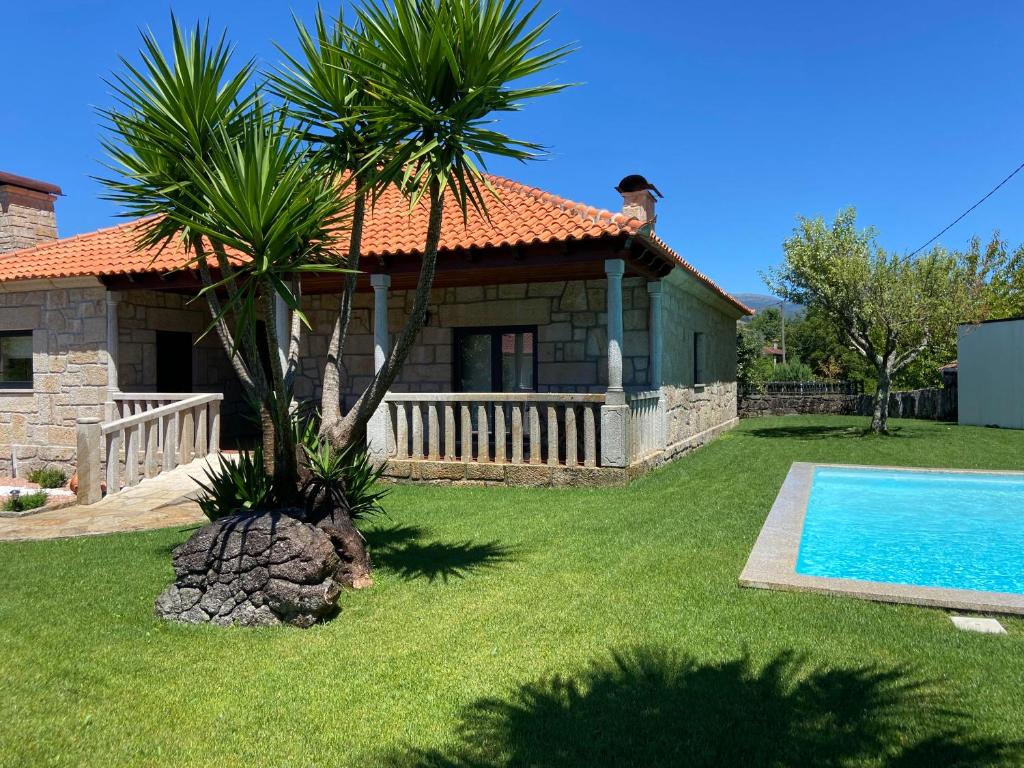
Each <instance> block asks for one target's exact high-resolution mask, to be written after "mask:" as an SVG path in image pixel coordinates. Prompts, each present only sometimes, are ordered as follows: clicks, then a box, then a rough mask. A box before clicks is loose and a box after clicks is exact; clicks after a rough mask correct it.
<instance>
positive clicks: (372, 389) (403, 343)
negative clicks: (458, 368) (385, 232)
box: [325, 180, 444, 447]
mask: <svg viewBox="0 0 1024 768" xmlns="http://www.w3.org/2000/svg"><path fill="white" fill-rule="evenodd" d="M443 216H444V198H443V196H442V194H441V185H440V183H439V182H438V181H436V180H434V181H431V183H430V218H429V222H428V224H427V237H426V242H425V244H424V248H423V261H422V262H421V264H420V275H419V280H418V282H417V284H416V296H415V299H414V301H413V305H412V312H410V313H409V317H408V318H407V319H406V322H405V327H404V328H403V329H402V332H401V334H400V335H399V337H398V340H397V341H396V342H395V345H394V347H392V349H391V353H390V354H389V355H388V356H387V358H386V359H385V361H384V365H383V366H382V367H381V369H380V370H379V371H378V372H377V375H376V376H374V377H373V380H372V381H371V382H370V384H369V386H367V387H366V389H365V390H363V393H362V394H361V395H360V396H359V399H358V400H357V401H356V403H355V405H353V406H352V409H351V410H350V411H349V412H348V413H347V414H345V416H344V417H343V418H342V419H340V420H339V421H336V422H334V423H333V424H330V425H329V426H328V427H327V429H326V430H325V432H326V434H327V437H328V439H329V440H330V441H331V443H332V444H333V445H335V446H337V447H344V446H347V445H351V444H352V443H354V442H358V441H361V440H363V439H364V438H365V437H366V423H367V422H368V421H369V420H370V416H371V415H373V412H374V411H376V410H377V407H378V406H379V405H380V403H381V401H382V400H383V399H384V395H386V394H387V391H388V389H390V387H391V385H392V384H393V383H394V381H395V377H396V376H398V372H399V371H400V370H401V369H402V364H403V363H404V362H405V359H406V358H407V357H408V356H409V352H410V350H411V349H412V345H413V343H414V342H415V341H416V336H417V335H418V334H419V332H420V330H421V329H422V328H423V321H424V319H425V318H426V315H427V306H428V305H429V303H430V291H431V289H432V288H433V286H434V272H435V270H436V267H437V249H438V246H439V245H440V242H441V222H442V219H443Z"/></svg>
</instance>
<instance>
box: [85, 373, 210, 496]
mask: <svg viewBox="0 0 1024 768" xmlns="http://www.w3.org/2000/svg"><path fill="white" fill-rule="evenodd" d="M223 399H224V395H222V394H220V393H208V394H205V393H204V394H194V393H185V394H176V393H159V392H145V393H126V392H119V393H117V395H116V396H115V398H114V401H113V404H112V407H113V411H114V414H115V418H114V419H113V420H112V421H107V422H103V423H97V422H96V420H95V419H85V420H83V421H82V422H80V423H79V427H78V429H79V440H78V446H79V453H84V452H90V453H98V454H99V456H98V457H92V458H93V459H94V460H91V461H85V462H83V461H82V459H81V457H79V462H78V463H79V478H78V482H79V499H80V500H81V499H88V500H89V501H86V502H83V503H91V502H92V501H98V500H99V498H100V496H101V493H100V490H99V488H100V465H101V464H102V465H103V466H104V467H105V474H106V484H107V494H108V495H109V494H113V493H117V492H118V491H119V490H121V489H122V488H125V487H131V486H134V485H137V484H138V483H139V482H140V481H141V480H142V479H144V478H148V477H154V476H156V475H158V474H159V473H160V472H162V471H170V470H172V469H174V468H175V467H176V466H178V465H179V464H186V463H188V462H190V461H192V460H193V459H196V458H203V457H206V456H208V455H210V454H212V453H217V452H218V451H219V449H220V404H221V401H222V400H223ZM83 467H86V468H87V469H88V471H85V472H83Z"/></svg>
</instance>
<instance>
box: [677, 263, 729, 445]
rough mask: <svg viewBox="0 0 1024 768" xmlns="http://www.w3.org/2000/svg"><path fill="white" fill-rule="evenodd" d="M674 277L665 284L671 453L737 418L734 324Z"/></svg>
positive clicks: (724, 314) (725, 314)
mask: <svg viewBox="0 0 1024 768" xmlns="http://www.w3.org/2000/svg"><path fill="white" fill-rule="evenodd" d="M676 274H678V273H673V274H672V275H671V276H670V277H669V278H666V280H665V288H664V299H663V302H664V307H663V320H662V322H663V323H664V328H665V334H664V342H663V344H664V354H663V360H662V381H663V383H662V392H663V394H664V399H665V413H666V421H667V424H666V429H667V435H666V443H667V445H668V446H669V449H670V450H671V449H672V446H674V445H676V444H685V443H687V441H689V440H690V438H692V437H694V436H695V435H698V434H701V433H704V432H706V431H707V430H709V429H713V428H715V427H717V426H719V425H721V424H726V423H731V422H732V421H733V420H735V419H736V320H735V318H734V317H733V316H732V315H730V314H727V313H725V312H723V311H721V310H719V309H716V308H715V307H714V306H712V305H711V304H709V303H708V302H707V301H705V300H704V299H703V298H702V297H700V296H697V295H695V294H693V293H691V292H689V291H688V290H687V283H686V282H685V279H680V278H677V277H676ZM696 333H699V334H702V335H703V342H702V347H703V357H704V359H703V361H702V363H703V374H704V375H703V377H702V378H703V379H704V381H703V382H696V381H695V380H694V376H695V372H696V366H695V364H694V363H695V361H694V349H695V344H694V334H696Z"/></svg>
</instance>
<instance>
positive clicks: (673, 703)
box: [385, 648, 1022, 768]
mask: <svg viewBox="0 0 1024 768" xmlns="http://www.w3.org/2000/svg"><path fill="white" fill-rule="evenodd" d="M915 734H920V735H915ZM1021 755H1022V752H1021V743H1019V742H1018V743H1012V744H1011V743H1005V742H1001V741H997V740H994V739H991V738H987V737H982V736H979V735H976V734H974V733H973V732H972V730H971V722H970V720H969V718H968V717H967V715H966V714H965V713H962V712H958V711H956V710H953V709H951V708H950V707H949V706H948V705H946V704H944V703H942V702H940V701H939V699H938V691H937V690H935V688H934V686H933V685H931V684H928V683H925V682H922V681H920V680H917V679H915V677H914V676H913V675H910V674H909V673H908V672H907V671H906V670H901V669H885V668H881V667H857V668H852V669H825V668H818V667H813V666H811V665H809V664H808V663H807V662H806V660H805V659H802V658H801V657H799V656H796V655H794V654H782V655H780V656H778V657H776V658H775V659H774V660H773V661H771V662H770V663H768V664H767V665H766V666H764V667H760V668H759V667H755V665H754V664H752V663H751V661H750V660H749V659H748V658H746V657H742V658H739V659H735V660H733V661H727V662H722V663H717V664H700V663H698V662H696V661H694V660H693V659H690V658H688V657H686V656H682V655H678V654H676V653H673V652H671V651H666V650H662V649H658V648H640V649H635V650H631V651H627V652H617V653H613V654H612V655H611V657H610V658H608V659H603V660H600V661H595V662H593V663H592V664H591V665H590V667H589V668H587V669H586V670H585V671H583V672H581V673H579V674H577V675H574V676H572V677H561V676H557V677H553V678H549V679H543V680H540V681H538V682H535V683H531V684H528V685H524V686H522V687H520V688H518V689H516V690H514V691H513V692H512V693H511V694H510V695H509V696H508V697H503V698H500V699H482V700H480V701H478V702H476V703H475V704H472V705H471V706H469V707H468V708H467V709H466V710H465V711H464V712H463V713H462V716H461V724H460V726H459V729H458V733H457V740H456V745H455V746H454V747H453V748H452V749H450V750H445V751H434V750H420V749H415V748H411V749H407V750H404V751H397V752H393V753H391V754H389V755H387V757H386V760H385V764H387V765H390V766H393V768H398V766H402V767H403V768H405V767H406V766H420V768H497V767H498V766H535V767H537V768H576V767H577V766H579V767H580V768H582V767H584V766H591V767H592V766H619V765H635V766H648V767H653V768H658V767H660V766H743V767H744V768H752V767H753V766H846V765H851V764H861V763H862V762H863V763H870V764H872V765H883V766H892V767H897V766H898V767H899V768H909V767H910V766H928V768H931V767H932V766H936V765H943V766H989V765H1003V764H1007V763H1009V762H1011V761H1013V760H1014V759H1015V758H1018V757H1020V756H1021Z"/></svg>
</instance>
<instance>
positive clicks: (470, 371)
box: [454, 325, 537, 392]
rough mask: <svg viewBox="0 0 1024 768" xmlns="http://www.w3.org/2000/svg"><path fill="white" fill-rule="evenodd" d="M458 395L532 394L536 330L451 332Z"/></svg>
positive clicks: (498, 328) (516, 327)
mask: <svg viewBox="0 0 1024 768" xmlns="http://www.w3.org/2000/svg"><path fill="white" fill-rule="evenodd" d="M454 379H455V387H456V389H457V391H459V392H535V391H536V390H537V326H535V325H531V326H503V327H494V328H456V329H455V372H454Z"/></svg>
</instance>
